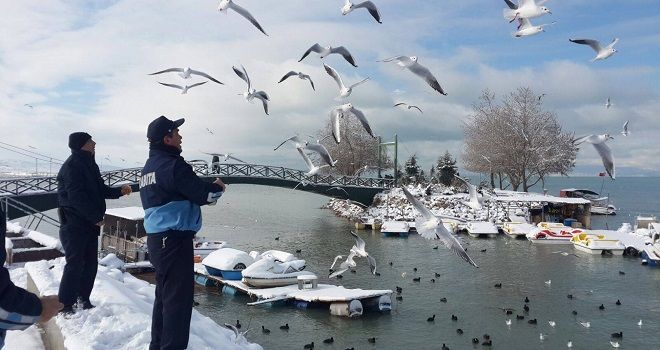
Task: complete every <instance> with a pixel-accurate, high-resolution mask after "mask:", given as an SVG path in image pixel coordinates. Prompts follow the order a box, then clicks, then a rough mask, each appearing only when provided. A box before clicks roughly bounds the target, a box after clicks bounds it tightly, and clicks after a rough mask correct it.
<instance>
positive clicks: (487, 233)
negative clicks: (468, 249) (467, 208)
mask: <svg viewBox="0 0 660 350" xmlns="http://www.w3.org/2000/svg"><path fill="white" fill-rule="evenodd" d="M465 229H466V230H467V233H468V234H469V235H470V236H472V237H483V238H486V237H497V235H499V234H500V231H499V230H498V229H497V226H495V224H493V223H492V222H489V221H471V222H468V223H467V225H465Z"/></svg>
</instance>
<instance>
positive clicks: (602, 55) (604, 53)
mask: <svg viewBox="0 0 660 350" xmlns="http://www.w3.org/2000/svg"><path fill="white" fill-rule="evenodd" d="M568 41H570V42H572V43H576V44H581V45H588V46H589V47H591V48H592V49H593V50H594V51H596V57H594V58H592V59H591V62H595V61H598V60H604V59H606V58H608V57H610V56H612V55H614V54H615V53H617V50H616V49H615V48H614V45H616V43H618V42H619V38H614V40H612V42H611V43H610V44H609V45H607V46H605V47H602V46H601V45H600V42H599V41H598V40H593V39H568Z"/></svg>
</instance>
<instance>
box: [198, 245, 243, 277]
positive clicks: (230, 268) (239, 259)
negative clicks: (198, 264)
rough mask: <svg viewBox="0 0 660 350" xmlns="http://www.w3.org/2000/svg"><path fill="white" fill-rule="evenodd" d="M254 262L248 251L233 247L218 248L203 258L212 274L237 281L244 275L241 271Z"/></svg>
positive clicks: (205, 265)
mask: <svg viewBox="0 0 660 350" xmlns="http://www.w3.org/2000/svg"><path fill="white" fill-rule="evenodd" d="M253 263H254V258H252V257H251V256H250V255H248V253H246V252H244V251H242V250H238V249H233V248H220V249H217V250H215V251H213V252H211V253H210V254H209V255H208V256H207V257H206V258H204V260H202V264H203V265H204V267H206V270H207V271H208V272H209V274H210V275H212V276H218V277H222V278H224V279H228V280H236V281H239V280H240V279H241V278H242V277H243V276H242V274H241V272H242V271H243V270H244V269H245V268H247V267H248V266H250V265H252V264H253Z"/></svg>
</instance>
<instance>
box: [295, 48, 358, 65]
mask: <svg viewBox="0 0 660 350" xmlns="http://www.w3.org/2000/svg"><path fill="white" fill-rule="evenodd" d="M310 52H316V53H318V54H319V57H320V58H321V59H323V58H326V57H327V56H328V55H330V54H333V53H335V54H339V55H341V56H342V57H344V59H345V60H346V61H348V63H350V64H351V65H353V67H357V64H356V63H355V59H354V58H353V56H352V55H351V53H350V52H349V51H348V50H347V49H346V48H345V47H343V46H339V47H332V46H326V47H323V46H321V45H319V44H318V43H316V44H314V45H312V46H311V47H310V48H309V49H307V51H305V53H304V54H303V55H302V57H301V58H300V59H299V60H298V62H300V61H302V60H303V59H305V57H307V55H309V53H310Z"/></svg>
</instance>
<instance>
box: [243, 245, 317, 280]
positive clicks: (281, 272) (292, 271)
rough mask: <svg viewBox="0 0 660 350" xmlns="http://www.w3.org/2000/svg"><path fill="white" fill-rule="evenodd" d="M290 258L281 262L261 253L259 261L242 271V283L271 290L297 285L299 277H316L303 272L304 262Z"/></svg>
mask: <svg viewBox="0 0 660 350" xmlns="http://www.w3.org/2000/svg"><path fill="white" fill-rule="evenodd" d="M272 252H273V251H270V253H272ZM282 253H284V252H282ZM285 254H288V253H285ZM289 255H291V254H289ZM291 257H292V258H286V259H285V261H281V260H280V259H279V258H278V257H276V256H275V254H269V252H265V253H262V255H261V257H260V259H259V260H257V261H256V262H255V263H253V264H252V265H250V266H249V267H247V268H246V269H245V270H243V271H242V275H243V283H245V284H246V285H248V286H251V287H255V288H271V287H282V286H288V285H292V284H298V278H299V277H300V276H305V277H314V278H315V277H316V275H315V274H314V273H312V272H309V271H303V270H304V269H305V260H301V259H297V258H295V256H293V255H291Z"/></svg>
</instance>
